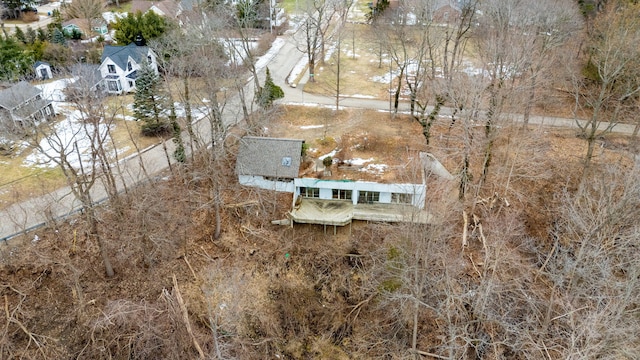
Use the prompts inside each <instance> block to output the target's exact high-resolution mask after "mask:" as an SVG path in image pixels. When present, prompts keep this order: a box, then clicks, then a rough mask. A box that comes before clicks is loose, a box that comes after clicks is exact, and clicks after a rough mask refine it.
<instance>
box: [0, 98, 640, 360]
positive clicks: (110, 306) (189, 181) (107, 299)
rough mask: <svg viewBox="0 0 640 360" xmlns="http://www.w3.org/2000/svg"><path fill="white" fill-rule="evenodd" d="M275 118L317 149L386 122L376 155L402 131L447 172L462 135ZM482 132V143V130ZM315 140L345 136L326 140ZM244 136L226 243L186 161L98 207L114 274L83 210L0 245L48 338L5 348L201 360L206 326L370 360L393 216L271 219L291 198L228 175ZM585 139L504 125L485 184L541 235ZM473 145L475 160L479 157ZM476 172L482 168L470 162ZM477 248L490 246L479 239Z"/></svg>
mask: <svg viewBox="0 0 640 360" xmlns="http://www.w3.org/2000/svg"><path fill="white" fill-rule="evenodd" d="M280 114H281V117H280V118H279V119H277V120H274V121H273V122H271V123H270V124H269V125H268V128H269V131H270V135H273V136H283V137H300V135H301V134H304V137H305V139H308V141H309V142H310V143H311V144H313V146H314V147H317V149H318V152H319V153H325V152H329V151H331V150H332V149H333V148H334V147H335V145H336V144H337V143H338V142H339V141H341V140H342V137H344V136H345V133H346V134H348V133H354V132H356V131H357V130H358V129H365V128H366V129H371V130H370V131H371V134H375V135H380V136H382V135H383V133H384V132H388V133H389V134H391V138H392V139H395V140H394V141H392V142H387V141H383V140H381V141H380V142H379V145H378V147H377V148H376V150H378V151H380V152H383V153H385V152H386V153H389V154H387V155H386V156H389V155H390V157H391V158H393V157H399V158H401V157H403V156H405V155H403V151H404V150H402V149H396V148H397V147H400V146H399V145H400V144H396V142H397V141H400V139H399V138H398V137H397V136H400V135H401V136H402V138H403V139H402V141H403V142H402V143H401V144H403V145H402V146H414V147H416V148H422V149H426V150H429V151H431V152H433V153H434V154H435V155H436V156H437V157H438V158H440V159H441V160H442V161H443V163H444V164H445V166H447V168H448V169H449V170H450V171H452V172H453V173H455V172H456V170H457V169H458V168H459V161H460V155H459V151H460V136H461V132H460V130H459V129H458V128H456V127H454V128H453V129H449V127H448V125H449V124H448V123H446V122H444V121H442V122H441V123H438V124H437V125H436V128H435V129H434V138H433V139H434V141H433V144H432V145H431V146H429V147H428V148H427V147H426V146H421V145H420V144H421V134H420V132H416V131H415V130H416V128H415V127H414V124H413V123H412V122H411V120H410V119H402V118H397V119H389V118H388V117H386V116H388V115H384V114H383V115H384V116H383V117H379V116H377V115H379V113H377V112H368V111H365V110H358V111H345V112H343V113H340V114H335V116H331V117H327V116H325V115H327V114H332V110H330V109H322V108H308V107H298V108H293V107H288V108H286V109H284V110H283V111H281V112H280ZM321 119H325V120H324V121H326V124H328V125H329V127H328V128H327V131H326V132H325V131H324V129H321V128H309V129H306V130H303V129H300V126H313V125H321V124H319V123H320V122H322V121H323V120H321ZM307 132H308V135H306V134H307ZM379 132H380V133H379ZM476 136H477V137H478V138H481V136H482V129H478V131H477V135H476ZM322 138H325V139H327V138H333V139H336V140H334V142H332V141H327V142H326V143H323V142H322V141H320V140H321V139H322ZM234 139H235V137H234ZM234 141H235V143H236V144H237V140H234ZM235 147H236V145H234V144H233V143H230V147H229V149H230V152H229V157H228V159H226V160H225V162H224V164H221V167H220V169H221V171H222V173H223V174H224V178H223V179H222V181H221V182H220V184H222V186H223V197H224V204H225V206H224V208H223V211H222V222H223V233H222V237H221V238H220V239H218V240H213V238H212V235H213V224H214V221H215V218H214V212H213V211H214V208H213V207H212V205H211V199H210V196H211V192H210V187H211V183H209V182H208V181H207V180H206V178H202V176H201V175H198V174H201V173H202V171H206V170H202V169H201V170H198V169H196V167H197V166H198V165H194V170H196V171H194V172H192V171H191V170H189V167H184V168H180V169H175V171H176V172H175V173H174V174H167V175H168V176H167V179H168V180H161V181H157V182H152V183H149V184H146V185H144V186H141V187H139V188H136V189H131V190H130V192H129V193H128V194H126V195H124V196H125V199H124V201H123V203H122V205H123V207H122V208H119V209H118V208H112V207H110V206H104V207H101V208H100V211H99V219H100V221H99V223H100V230H99V231H100V234H101V236H103V237H104V238H105V239H106V242H107V244H108V251H109V253H110V254H111V255H112V257H113V263H114V267H115V269H116V277H115V278H114V279H106V278H104V275H103V271H102V264H101V262H100V258H99V251H98V249H97V246H96V244H94V243H92V242H90V241H88V240H87V238H86V237H85V235H84V230H85V229H84V224H83V221H82V219H75V218H71V219H67V220H65V221H61V222H59V223H56V224H51V226H50V227H49V228H46V229H39V230H37V231H35V232H32V233H30V234H28V235H27V236H25V237H23V238H21V239H15V240H12V241H11V242H9V243H6V244H1V245H0V256H1V257H0V277H1V278H2V279H3V282H2V286H1V287H0V295H2V299H3V301H4V305H3V306H5V307H6V308H8V309H9V310H10V313H11V314H12V315H11V316H12V319H13V320H15V321H17V322H20V324H22V325H23V326H24V329H27V330H28V331H29V332H30V333H31V334H32V335H33V336H34V337H35V338H36V339H38V340H39V343H38V345H34V344H33V343H31V344H29V337H28V336H27V335H26V334H25V333H24V331H23V330H22V328H21V327H19V326H18V325H17V323H16V322H15V321H12V322H7V323H6V327H5V328H6V329H7V332H6V334H7V336H8V337H5V338H3V339H4V341H5V344H7V345H6V346H5V347H3V348H2V351H4V353H3V355H7V354H11V355H12V356H13V357H19V356H23V357H24V358H51V359H52V358H76V357H81V358H82V357H84V358H92V359H101V358H105V359H106V358H127V357H129V356H132V355H131V354H137V355H136V356H137V357H138V358H144V357H146V358H148V357H149V356H151V357H156V358H194V357H197V356H198V355H197V352H196V351H195V350H194V347H193V341H194V340H193V339H195V341H196V342H198V343H199V344H200V346H201V348H203V349H204V351H205V352H206V353H215V346H216V345H215V342H214V340H213V338H212V336H211V334H212V326H213V325H212V324H215V326H216V328H217V329H218V330H219V332H218V334H222V336H221V337H220V338H219V340H220V342H221V343H222V344H223V345H225V346H227V347H223V348H222V350H221V351H232V353H233V354H234V355H236V356H237V357H239V358H244V359H263V358H265V357H266V358H270V357H272V356H274V355H275V354H280V355H281V356H285V357H288V358H304V357H311V358H314V357H315V358H348V357H349V355H348V354H351V356H355V354H359V356H363V357H376V356H378V355H379V354H381V353H382V352H379V351H386V350H382V348H381V347H375V346H374V347H366V346H364V344H365V342H364V341H363V340H362V339H364V338H365V337H366V336H369V335H370V334H371V333H370V331H371V328H370V326H369V325H370V324H378V325H376V326H381V327H384V326H387V325H385V324H384V323H379V321H380V319H382V318H384V315H383V314H381V313H378V312H377V311H378V310H376V306H374V305H375V301H372V300H371V299H372V298H371V296H375V291H380V289H383V288H384V286H391V287H392V288H393V287H394V286H397V285H394V284H395V283H391V282H389V283H384V282H383V283H382V284H381V285H380V286H382V288H377V287H375V286H374V287H372V288H367V284H368V283H370V282H371V281H372V278H370V277H368V275H367V272H366V271H365V269H367V268H368V267H370V266H373V263H372V261H374V260H373V259H375V258H376V256H379V255H380V254H382V259H384V258H386V257H388V256H389V255H388V254H387V253H389V252H391V251H392V250H390V249H393V248H394V246H395V245H394V240H393V239H394V237H388V236H389V235H388V234H391V233H390V232H391V231H393V229H394V227H393V226H389V225H385V224H367V223H354V224H353V225H352V226H351V227H341V228H338V229H337V235H336V236H333V235H331V233H332V232H330V234H326V233H325V232H324V231H323V228H322V227H320V226H313V225H296V226H295V227H293V228H290V227H283V226H276V225H271V224H270V220H272V219H281V218H284V216H285V214H286V212H287V211H288V210H289V209H290V206H291V196H290V195H287V194H277V193H273V192H269V191H262V190H256V189H252V188H243V187H240V186H239V185H238V184H237V182H236V180H235V176H234V174H233V168H234V159H235V158H234V156H233V151H234V150H233V149H235ZM627 147H628V139H627V138H623V137H620V138H618V137H611V138H606V139H605V140H603V142H602V147H601V148H600V149H601V151H600V153H598V154H597V155H598V156H597V159H596V162H595V166H600V165H602V164H605V163H607V162H620V163H623V164H630V159H629V154H628V151H627ZM584 148H585V144H584V141H583V140H581V139H578V138H576V137H575V132H574V131H570V130H555V129H531V130H529V131H528V132H526V133H523V132H522V131H521V130H520V129H519V127H518V128H517V129H509V128H505V129H503V130H502V131H501V132H500V136H499V139H498V140H497V141H496V148H495V150H496V155H495V165H494V166H493V169H494V170H493V175H491V178H490V180H489V184H490V185H489V186H487V191H486V193H487V194H490V193H492V192H498V193H500V196H503V197H506V198H508V199H509V200H510V202H511V204H512V205H511V206H513V207H514V211H517V212H521V213H522V214H523V215H522V216H524V217H525V223H527V224H528V227H527V232H528V233H529V234H532V235H533V234H536V235H539V236H541V237H540V238H541V239H545V238H546V237H545V233H544V230H545V229H547V228H548V225H549V223H550V220H551V219H552V216H553V213H552V212H551V211H550V208H551V207H552V205H551V203H552V202H553V194H554V193H558V191H561V189H562V187H563V186H565V185H566V184H567V183H568V182H571V181H572V180H571V179H572V178H573V177H576V176H578V175H579V172H580V168H581V167H580V162H581V155H582V154H583V153H584ZM352 155H353V156H360V155H361V153H359V152H353V153H352ZM473 156H474V158H473V159H472V160H473V161H472V163H474V164H475V163H477V156H479V155H478V153H474V154H473ZM385 161H389V162H390V163H391V160H385ZM396 161H398V163H401V162H402V161H401V160H396ZM472 171H474V172H477V165H474V168H473V170H472ZM507 179H510V180H509V181H507ZM507 183H508V184H509V185H508V186H507ZM123 219H126V220H123ZM36 235H37V237H36ZM452 236H453V235H452ZM456 239H457V237H456ZM453 246H454V245H452V247H453ZM458 246H459V245H458V244H457V240H456V244H455V247H456V248H457V247H458ZM473 247H474V248H475V247H478V248H479V249H481V247H479V245H478V244H475V243H474V244H473ZM376 254H377V255H376ZM452 256H453V255H452ZM476 260H477V259H476ZM473 274H474V270H473V268H472V267H471V265H469V266H468V268H467V269H466V270H465V271H464V272H463V275H464V276H466V277H472V276H474V275H473ZM174 275H175V276H176V279H177V284H178V287H179V291H180V293H181V296H182V297H183V298H184V302H185V304H186V308H187V309H188V317H189V319H190V320H189V321H190V323H191V326H192V332H193V334H192V336H189V335H188V334H187V333H186V332H185V327H184V323H183V322H182V321H183V320H181V319H183V316H182V315H181V312H180V310H179V309H178V308H177V307H175V306H177V305H175V304H177V302H176V301H177V300H176V297H175V296H176V295H175V293H176V290H175V287H174V284H173V282H172V278H173V276H174ZM385 284H386V285H385ZM366 289H368V290H366ZM376 289H378V290H376ZM371 291H374V292H373V293H372V292H371ZM172 304H173V305H172ZM174 305H175V306H174ZM14 310H15V311H14ZM3 320H6V319H5V318H1V317H0V321H3ZM429 324H430V320H429V318H428V317H425V318H424V319H422V325H421V327H420V329H421V330H420V333H421V337H420V339H419V341H420V344H421V345H422V346H423V348H424V347H427V346H429V344H431V343H432V342H431V341H432V340H433V337H430V335H429V336H426V335H425V334H427V335H428V334H431V332H432V330H430V329H431V328H430V326H431V325H429ZM423 335H424V336H423ZM433 335H434V336H435V335H437V334H435V333H434V334H433ZM430 339H431V340H430ZM153 344H155V345H153ZM241 344H242V345H241ZM382 347H384V346H382ZM231 348H232V350H231ZM175 349H181V351H180V352H177V353H176V352H175ZM134 357H135V356H134Z"/></svg>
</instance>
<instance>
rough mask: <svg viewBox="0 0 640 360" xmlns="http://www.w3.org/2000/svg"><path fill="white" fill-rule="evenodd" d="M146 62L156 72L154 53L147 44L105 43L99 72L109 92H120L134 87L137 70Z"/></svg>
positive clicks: (156, 65)
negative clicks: (122, 44) (121, 44)
mask: <svg viewBox="0 0 640 360" xmlns="http://www.w3.org/2000/svg"><path fill="white" fill-rule="evenodd" d="M143 62H147V63H148V64H149V65H150V66H151V67H152V68H153V69H154V71H155V72H156V73H157V72H158V62H157V59H156V54H155V53H154V52H153V51H152V50H151V49H150V48H149V47H147V46H138V45H136V44H134V43H131V44H129V45H127V46H112V45H106V46H105V47H104V51H103V53H102V61H101V63H100V74H101V75H102V78H103V79H104V85H105V86H106V88H107V92H108V93H110V94H122V93H127V92H131V91H135V89H136V78H137V77H138V70H139V69H140V67H141V65H142V63H143Z"/></svg>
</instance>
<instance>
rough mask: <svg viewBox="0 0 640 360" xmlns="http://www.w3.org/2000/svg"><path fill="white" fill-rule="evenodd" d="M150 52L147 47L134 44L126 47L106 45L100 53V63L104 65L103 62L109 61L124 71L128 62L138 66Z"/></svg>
mask: <svg viewBox="0 0 640 360" xmlns="http://www.w3.org/2000/svg"><path fill="white" fill-rule="evenodd" d="M149 53H150V50H149V47H147V46H137V45H136V44H129V45H127V46H113V45H106V46H105V47H104V51H103V52H102V61H101V63H102V64H103V65H104V63H105V60H107V59H109V60H110V61H112V62H113V63H114V64H115V65H116V66H118V67H119V68H120V69H123V70H124V69H126V68H127V63H128V62H129V60H133V62H135V63H137V64H140V63H141V62H142V61H144V60H145V59H146V58H147V55H149Z"/></svg>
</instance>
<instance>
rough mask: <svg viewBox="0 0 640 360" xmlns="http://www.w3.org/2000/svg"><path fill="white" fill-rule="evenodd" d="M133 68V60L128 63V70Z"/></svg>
mask: <svg viewBox="0 0 640 360" xmlns="http://www.w3.org/2000/svg"><path fill="white" fill-rule="evenodd" d="M131 70H133V65H131V61H129V62H128V63H127V71H131Z"/></svg>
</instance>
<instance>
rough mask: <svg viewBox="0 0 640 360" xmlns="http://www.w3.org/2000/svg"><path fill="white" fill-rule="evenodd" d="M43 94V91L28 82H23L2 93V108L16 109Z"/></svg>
mask: <svg viewBox="0 0 640 360" xmlns="http://www.w3.org/2000/svg"><path fill="white" fill-rule="evenodd" d="M41 93H42V90H40V89H38V88H37V87H35V86H32V85H31V84H29V83H28V82H26V81H21V82H19V83H17V84H15V85H13V86H12V87H10V88H8V89H4V90H1V91H0V107H3V108H5V109H7V110H12V109H15V108H16V107H18V106H19V105H22V104H24V103H25V102H26V101H27V100H29V99H31V98H33V97H35V96H36V95H38V94H41Z"/></svg>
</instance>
